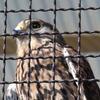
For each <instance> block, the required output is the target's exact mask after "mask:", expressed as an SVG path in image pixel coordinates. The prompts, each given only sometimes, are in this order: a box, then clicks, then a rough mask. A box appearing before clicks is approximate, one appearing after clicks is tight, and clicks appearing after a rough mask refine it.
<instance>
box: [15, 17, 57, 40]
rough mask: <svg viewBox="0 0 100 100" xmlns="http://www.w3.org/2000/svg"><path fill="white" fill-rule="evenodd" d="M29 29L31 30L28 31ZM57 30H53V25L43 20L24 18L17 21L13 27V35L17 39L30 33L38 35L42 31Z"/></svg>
mask: <svg viewBox="0 0 100 100" xmlns="http://www.w3.org/2000/svg"><path fill="white" fill-rule="evenodd" d="M30 30H31V31H30ZM54 32H58V30H55V31H54V30H53V25H51V24H49V23H47V22H44V21H43V20H31V21H30V20H29V19H25V20H23V21H21V22H19V23H18V25H17V26H16V28H15V29H14V37H17V38H19V39H22V38H26V37H27V36H28V34H30V33H31V35H32V36H40V35H43V34H44V33H45V34H46V33H50V34H52V33H54Z"/></svg>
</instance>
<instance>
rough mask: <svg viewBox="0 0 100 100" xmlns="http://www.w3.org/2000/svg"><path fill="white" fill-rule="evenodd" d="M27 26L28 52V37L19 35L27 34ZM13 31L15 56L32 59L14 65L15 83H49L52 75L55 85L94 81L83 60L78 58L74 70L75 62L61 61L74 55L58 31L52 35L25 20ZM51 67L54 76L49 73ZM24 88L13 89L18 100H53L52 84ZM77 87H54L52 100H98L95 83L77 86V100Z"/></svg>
mask: <svg viewBox="0 0 100 100" xmlns="http://www.w3.org/2000/svg"><path fill="white" fill-rule="evenodd" d="M30 25H31V33H32V36H31V39H30V40H31V42H30V49H29V36H28V35H23V34H26V33H27V34H28V33H29V29H30ZM14 31H15V36H16V41H17V56H18V57H23V58H28V57H29V56H30V57H33V58H36V59H30V61H29V59H23V60H22V59H19V60H18V61H17V69H16V81H28V80H29V79H30V81H50V80H51V81H52V80H53V78H54V77H53V75H54V74H55V80H58V81H62V80H73V79H77V80H78V79H79V78H80V79H82V78H83V79H93V78H94V75H93V72H92V70H91V68H90V65H89V63H88V62H87V61H86V60H85V59H84V57H82V58H80V66H78V63H77V58H71V57H69V58H66V59H65V58H64V56H65V55H69V56H75V55H77V52H76V51H75V50H74V49H73V48H72V47H69V46H66V44H65V42H64V40H63V37H62V36H61V35H60V33H59V32H58V30H55V31H53V26H52V25H51V24H49V23H47V22H44V21H42V20H32V21H30V20H28V19H26V20H23V21H21V22H20V23H19V24H18V25H17V27H16V28H15V30H14ZM54 32H55V33H57V35H56V38H55V44H54V43H53V35H52V34H53V33H54ZM43 33H46V34H43ZM48 34H51V35H48ZM54 45H55V53H54ZM64 49H65V51H64ZM63 51H64V52H63ZM29 53H30V54H29ZM54 54H55V63H54V60H53V57H54ZM39 57H40V58H39ZM46 57H47V58H46ZM49 57H50V58H49ZM42 58H44V59H42ZM29 65H30V70H29ZM53 65H54V66H55V73H53ZM70 68H73V70H72V69H70ZM78 68H79V70H78ZM79 73H80V74H79ZM29 74H30V78H29ZM28 85H29V84H27V83H23V84H17V85H16V89H17V94H18V97H19V100H28V99H29V100H53V94H54V91H53V86H54V84H53V83H45V82H44V83H30V88H28ZM78 87H79V86H78V83H77V82H61V83H55V87H54V90H55V100H77V99H78V98H80V100H100V90H99V87H98V85H97V83H96V82H84V83H81V84H80V96H78V95H79V89H78ZM28 89H29V92H28Z"/></svg>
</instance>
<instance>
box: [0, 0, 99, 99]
mask: <svg viewBox="0 0 100 100" xmlns="http://www.w3.org/2000/svg"><path fill="white" fill-rule="evenodd" d="M7 2H8V0H5V1H4V3H5V7H4V10H0V13H3V14H4V16H5V20H4V34H3V35H0V37H3V57H0V60H2V61H3V79H2V81H0V85H3V88H2V93H3V96H2V100H4V97H5V84H12V83H16V84H22V83H28V87H29V89H28V90H30V83H37V84H40V83H53V97H52V100H54V98H55V83H56V82H59V83H60V82H75V81H78V83H80V82H87V81H89V82H94V81H96V82H100V79H83V80H74V79H73V80H60V81H58V80H55V70H56V69H55V59H57V57H55V48H56V47H55V35H53V43H54V46H53V47H54V48H53V54H54V56H53V58H52V59H53V65H52V71H53V78H52V80H50V81H30V70H29V73H28V82H27V81H21V82H18V81H10V82H9V81H6V80H5V68H6V61H7V60H18V59H22V60H25V59H29V63H28V65H29V69H30V59H37V58H35V57H34V58H32V57H30V52H31V51H29V55H28V57H27V58H21V57H20V58H18V57H6V46H7V43H6V42H7V41H6V39H7V37H11V36H13V34H8V33H7V15H8V14H9V13H20V12H24V13H26V12H29V19H30V20H31V19H32V12H37V13H38V12H53V14H54V19H53V22H54V30H55V29H56V16H57V14H56V12H57V11H62V12H67V11H79V12H78V18H79V22H78V31H75V32H63V33H61V34H64V35H65V34H77V51H78V55H77V56H76V57H77V58H80V57H81V35H82V34H95V33H96V34H100V31H98V30H94V31H92V32H91V31H83V32H82V31H81V13H82V11H87V10H91V11H92V10H100V7H97V8H96V7H88V8H82V7H81V0H79V4H78V8H68V9H66V8H59V9H58V8H57V4H56V0H54V8H49V9H38V10H36V9H32V0H29V2H30V5H29V9H28V10H25V9H20V10H13V9H11V10H8V9H7ZM29 33H30V34H29V50H30V49H31V46H30V42H31V27H30V32H29ZM84 57H85V58H88V57H91V58H97V57H100V54H99V55H87V56H84ZM41 58H42V59H46V58H45V57H41ZM78 64H80V62H79V60H78ZM79 73H80V72H79ZM79 88H80V84H79ZM79 90H80V89H79ZM79 95H80V91H79ZM28 96H29V92H28Z"/></svg>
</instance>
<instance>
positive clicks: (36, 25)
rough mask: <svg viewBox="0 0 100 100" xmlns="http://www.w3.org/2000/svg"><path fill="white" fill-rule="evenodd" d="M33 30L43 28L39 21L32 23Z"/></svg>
mask: <svg viewBox="0 0 100 100" xmlns="http://www.w3.org/2000/svg"><path fill="white" fill-rule="evenodd" d="M31 25H32V28H33V29H37V28H40V27H41V24H40V23H39V22H37V21H35V22H32V23H31Z"/></svg>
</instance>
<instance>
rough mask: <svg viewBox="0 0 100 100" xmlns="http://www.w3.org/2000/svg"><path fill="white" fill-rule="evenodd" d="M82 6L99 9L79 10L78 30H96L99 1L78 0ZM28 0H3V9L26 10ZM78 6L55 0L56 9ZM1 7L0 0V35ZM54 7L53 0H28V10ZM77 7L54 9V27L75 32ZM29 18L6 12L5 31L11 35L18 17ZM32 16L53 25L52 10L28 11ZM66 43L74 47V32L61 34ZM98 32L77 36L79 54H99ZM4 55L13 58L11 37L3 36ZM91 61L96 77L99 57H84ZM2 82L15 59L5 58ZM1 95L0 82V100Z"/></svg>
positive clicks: (9, 77) (72, 0)
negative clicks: (5, 42) (72, 9)
mask: <svg viewBox="0 0 100 100" xmlns="http://www.w3.org/2000/svg"><path fill="white" fill-rule="evenodd" d="M81 4H82V7H83V8H89V7H94V8H99V9H98V10H82V11H81V31H82V32H83V31H90V32H93V31H100V0H82V2H81ZM29 5H30V3H29V1H28V0H7V10H8V11H9V10H16V11H18V10H21V9H24V10H29ZM78 6H79V0H57V9H59V8H64V9H69V8H74V9H77V8H78ZM4 8H5V3H4V0H0V19H1V20H0V35H3V34H4V30H5V25H4V21H5V15H4V13H2V11H3V10H4ZM50 8H52V9H54V0H32V9H35V10H39V9H50ZM78 14H79V10H77V11H71V10H68V11H57V17H56V22H57V28H58V29H59V31H60V32H70V33H73V32H74V31H79V27H78V26H79V16H78ZM26 18H29V12H26V13H25V12H19V13H12V12H9V13H7V34H12V30H13V29H14V28H15V26H16V25H17V23H19V22H20V21H21V20H23V19H26ZM32 18H33V19H42V20H44V21H47V22H49V23H51V24H53V25H54V12H52V11H48V12H41V11H39V12H32ZM64 38H65V40H66V42H67V43H68V44H69V45H71V46H73V47H74V48H76V49H77V46H78V45H77V35H75V34H69V35H64ZM99 42H100V33H98V34H97V33H94V34H84V35H82V39H81V53H82V54H84V55H89V54H92V55H100V43H99ZM3 46H4V38H3V37H0V58H1V57H2V58H3V57H4V51H3ZM6 57H16V42H15V40H14V39H13V38H12V37H7V44H6ZM87 59H88V61H89V62H90V64H91V67H92V69H93V72H94V74H95V77H96V79H100V57H97V58H90V57H89V58H87ZM3 67H4V62H3V61H2V60H0V81H2V79H3V75H4V74H3ZM5 69H6V72H5V76H6V77H5V78H6V81H13V80H14V78H15V69H16V61H15V60H7V61H6V64H5ZM1 95H2V85H0V100H1Z"/></svg>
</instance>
